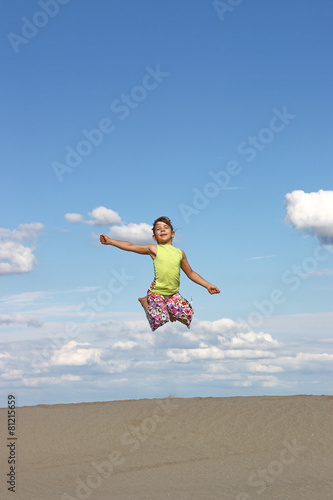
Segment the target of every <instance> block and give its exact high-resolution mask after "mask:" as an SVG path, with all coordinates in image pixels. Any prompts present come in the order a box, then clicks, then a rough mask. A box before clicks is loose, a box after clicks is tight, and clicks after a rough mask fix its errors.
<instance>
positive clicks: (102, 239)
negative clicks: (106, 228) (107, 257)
mask: <svg viewBox="0 0 333 500" xmlns="http://www.w3.org/2000/svg"><path fill="white" fill-rule="evenodd" d="M109 239H110V238H109V237H108V236H106V234H101V235H100V237H99V240H100V242H101V243H102V245H108V242H109Z"/></svg>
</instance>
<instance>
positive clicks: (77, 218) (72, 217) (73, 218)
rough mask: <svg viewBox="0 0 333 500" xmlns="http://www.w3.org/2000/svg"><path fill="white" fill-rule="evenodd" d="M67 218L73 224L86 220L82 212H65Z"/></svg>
mask: <svg viewBox="0 0 333 500" xmlns="http://www.w3.org/2000/svg"><path fill="white" fill-rule="evenodd" d="M65 219H66V220H68V222H71V223H72V224H80V223H81V222H85V221H84V220H83V216H82V215H81V214H65Z"/></svg>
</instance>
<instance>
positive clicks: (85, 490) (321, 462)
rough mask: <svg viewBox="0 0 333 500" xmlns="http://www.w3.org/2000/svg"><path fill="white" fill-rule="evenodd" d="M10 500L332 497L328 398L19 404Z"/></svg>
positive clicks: (332, 414)
mask: <svg viewBox="0 0 333 500" xmlns="http://www.w3.org/2000/svg"><path fill="white" fill-rule="evenodd" d="M0 418H1V422H2V424H1V443H2V444H1V446H2V450H1V478H0V479H1V485H0V487H1V490H0V491H1V495H0V498H1V500H2V499H4V500H5V499H7V498H10V499H14V498H15V500H21V499H22V500H23V499H24V500H55V499H57V500H74V499H76V500H81V499H84V500H85V499H92V500H93V499H99V500H104V499H105V500H162V499H163V500H182V499H188V500H257V499H262V500H275V499H278V500H287V499H292V500H303V499H304V500H305V499H309V500H332V499H333V481H332V476H333V474H332V470H333V468H332V465H333V437H332V436H333V397H332V396H288V397H272V396H270V397H246V398H242V397H234V398H190V399H178V398H166V399H154V400H131V401H113V402H103V403H100V402H98V403H81V404H69V405H61V404H59V405H38V406H34V407H22V408H17V440H16V441H15V443H14V442H12V444H13V445H14V444H15V460H16V463H15V481H14V482H15V490H16V491H15V493H13V492H10V491H8V490H7V487H8V486H10V483H9V484H7V483H6V481H7V480H8V476H6V475H7V474H8V473H9V467H10V465H9V464H8V456H9V452H10V446H9V447H8V446H7V444H8V443H10V440H8V439H7V438H8V431H7V409H4V408H2V409H0Z"/></svg>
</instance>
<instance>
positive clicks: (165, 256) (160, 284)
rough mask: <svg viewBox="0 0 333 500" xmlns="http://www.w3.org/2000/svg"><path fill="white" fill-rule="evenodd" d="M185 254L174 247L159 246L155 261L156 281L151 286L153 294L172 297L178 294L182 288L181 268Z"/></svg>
mask: <svg viewBox="0 0 333 500" xmlns="http://www.w3.org/2000/svg"><path fill="white" fill-rule="evenodd" d="M182 260H183V253H182V251H181V250H180V249H179V248H175V247H173V246H172V245H157V253H156V257H155V259H154V271H155V279H154V281H153V283H152V284H151V285H150V291H151V292H152V293H159V294H160V295H172V294H173V293H176V292H178V290H179V286H180V279H179V276H180V266H181V263H182Z"/></svg>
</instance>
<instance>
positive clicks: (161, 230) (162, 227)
mask: <svg viewBox="0 0 333 500" xmlns="http://www.w3.org/2000/svg"><path fill="white" fill-rule="evenodd" d="M174 235H175V232H174V231H172V230H171V227H170V226H169V225H168V224H166V223H165V222H161V221H159V222H157V224H156V226H155V234H154V235H153V238H154V240H156V241H157V243H159V244H160V245H166V244H168V243H171V242H172V238H173V237H174Z"/></svg>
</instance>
